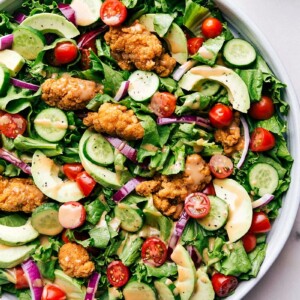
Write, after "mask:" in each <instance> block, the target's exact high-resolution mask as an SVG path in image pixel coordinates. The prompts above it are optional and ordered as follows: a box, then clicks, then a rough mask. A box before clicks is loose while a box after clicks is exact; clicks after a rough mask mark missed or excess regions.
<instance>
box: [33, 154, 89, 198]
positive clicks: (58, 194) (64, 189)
mask: <svg viewBox="0 0 300 300" xmlns="http://www.w3.org/2000/svg"><path fill="white" fill-rule="evenodd" d="M31 172H32V177H33V180H34V183H35V184H36V186H37V187H38V188H39V189H40V190H41V191H42V192H43V193H44V194H45V195H46V196H48V197H49V198H51V199H53V200H56V201H58V202H68V201H78V200H80V199H82V198H84V195H83V193H82V192H81V190H80V189H79V187H78V185H77V183H76V182H75V181H71V180H65V181H63V180H62V179H61V178H60V177H59V176H58V174H59V166H57V165H56V164H55V162H54V161H53V160H52V159H50V158H48V157H47V156H46V155H45V154H44V153H43V152H42V151H39V150H37V151H35V153H34V155H33V157H32V166H31Z"/></svg>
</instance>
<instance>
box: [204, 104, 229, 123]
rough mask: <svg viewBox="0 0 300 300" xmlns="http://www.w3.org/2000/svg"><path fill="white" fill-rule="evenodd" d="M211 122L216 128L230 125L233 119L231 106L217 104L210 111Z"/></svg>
mask: <svg viewBox="0 0 300 300" xmlns="http://www.w3.org/2000/svg"><path fill="white" fill-rule="evenodd" d="M208 115H209V120H210V123H211V124H212V125H213V126H214V127H216V128H224V127H227V126H229V125H230V124H231V123H232V120H233V112H232V110H231V108H230V107H228V106H227V105H224V104H222V103H217V104H215V105H214V106H213V107H212V108H211V109H210V111H209V114H208Z"/></svg>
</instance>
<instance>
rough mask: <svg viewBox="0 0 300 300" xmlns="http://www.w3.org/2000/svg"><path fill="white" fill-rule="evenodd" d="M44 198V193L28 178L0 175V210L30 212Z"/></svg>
mask: <svg viewBox="0 0 300 300" xmlns="http://www.w3.org/2000/svg"><path fill="white" fill-rule="evenodd" d="M44 200H45V195H44V194H43V193H42V192H41V191H40V190H39V189H38V188H37V187H36V186H35V184H34V183H33V180H32V179H30V178H28V179H25V178H5V177H2V176H0V210H3V211H11V212H15V211H23V212H25V213H30V212H32V211H33V210H34V209H35V208H37V207H38V206H40V205H41V204H42V203H43V201H44Z"/></svg>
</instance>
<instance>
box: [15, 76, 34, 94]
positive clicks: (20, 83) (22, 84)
mask: <svg viewBox="0 0 300 300" xmlns="http://www.w3.org/2000/svg"><path fill="white" fill-rule="evenodd" d="M10 81H11V83H12V84H13V85H14V86H17V87H19V88H22V89H28V90H32V91H35V92H36V91H38V89H39V88H40V86H39V85H36V84H33V83H28V82H26V81H22V80H19V79H16V78H11V79H10Z"/></svg>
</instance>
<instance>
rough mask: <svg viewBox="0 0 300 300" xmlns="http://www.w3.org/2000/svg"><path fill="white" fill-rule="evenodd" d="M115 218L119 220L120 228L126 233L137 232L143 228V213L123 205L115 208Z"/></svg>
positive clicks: (120, 204)
mask: <svg viewBox="0 0 300 300" xmlns="http://www.w3.org/2000/svg"><path fill="white" fill-rule="evenodd" d="M115 216H116V217H117V218H118V219H120V220H121V228H122V229H124V230H126V231H128V232H137V231H138V230H140V229H141V228H142V226H143V223H144V220H143V212H142V211H141V210H140V209H139V208H137V207H132V206H130V205H128V204H125V203H119V204H118V205H117V206H116V207H115Z"/></svg>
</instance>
